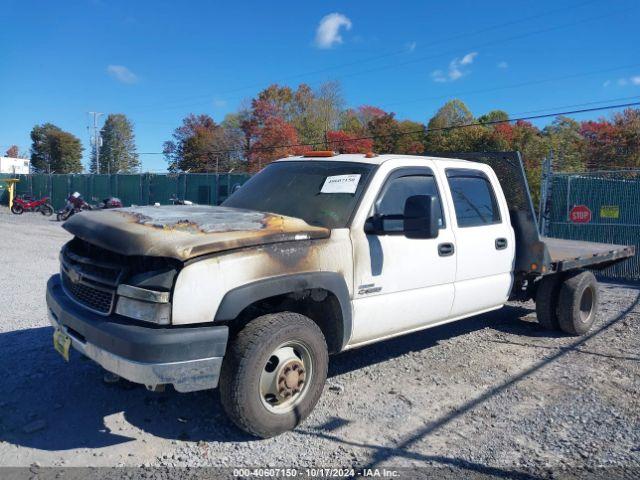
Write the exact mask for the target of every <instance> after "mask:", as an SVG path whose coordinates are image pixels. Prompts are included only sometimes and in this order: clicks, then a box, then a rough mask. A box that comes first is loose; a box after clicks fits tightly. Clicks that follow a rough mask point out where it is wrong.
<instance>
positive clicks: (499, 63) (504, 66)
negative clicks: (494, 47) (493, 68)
mask: <svg viewBox="0 0 640 480" xmlns="http://www.w3.org/2000/svg"><path fill="white" fill-rule="evenodd" d="M498 68H502V69H505V68H509V64H508V63H507V62H505V61H502V62H498Z"/></svg>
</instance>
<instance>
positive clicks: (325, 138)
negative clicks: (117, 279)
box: [31, 82, 640, 191]
mask: <svg viewBox="0 0 640 480" xmlns="http://www.w3.org/2000/svg"><path fill="white" fill-rule="evenodd" d="M509 120H510V119H509V115H508V114H507V112H505V111H502V110H492V111H490V112H487V113H484V114H482V115H480V116H477V117H476V116H474V114H473V113H472V112H471V111H470V110H469V108H468V107H467V106H466V105H465V104H464V103H463V102H462V101H460V100H457V99H456V100H451V101H448V102H446V103H445V104H444V105H443V106H442V107H441V108H440V109H439V110H438V111H437V112H436V113H435V115H434V116H433V117H431V118H430V119H428V121H426V123H423V122H421V121H416V120H410V119H398V118H397V117H396V115H395V114H394V113H393V112H389V111H386V110H383V109H381V108H379V107H376V106H372V105H363V106H359V107H357V108H349V107H347V106H346V101H345V99H344V97H343V95H342V92H341V88H340V85H339V84H338V83H336V82H327V83H324V84H322V85H320V86H319V87H318V88H316V89H313V88H311V87H310V86H309V85H306V84H301V85H299V86H298V87H297V88H291V87H289V86H282V85H271V86H269V87H268V88H266V89H264V90H262V91H261V92H259V93H258V94H257V95H256V96H255V98H253V99H251V100H248V101H245V102H243V103H242V105H241V106H240V108H239V109H238V110H237V111H236V112H233V113H230V114H228V115H226V116H225V117H224V119H223V120H222V121H221V122H216V121H215V120H214V119H213V118H212V117H211V116H210V115H208V114H206V113H202V114H189V115H188V116H186V117H185V118H184V119H183V120H182V123H181V124H180V125H179V126H178V127H177V128H176V129H175V130H174V131H173V134H172V137H171V139H170V140H168V141H166V142H165V143H164V145H163V152H162V153H163V154H164V157H165V159H166V161H167V165H168V170H169V171H170V172H221V173H224V172H228V171H230V170H232V169H234V170H235V171H246V172H250V173H253V172H256V171H258V170H260V169H261V168H263V167H264V166H265V165H267V164H268V163H269V162H271V161H273V160H275V159H277V158H282V157H285V156H287V155H297V154H300V153H302V152H304V151H307V150H310V149H319V148H326V149H330V150H334V151H337V152H340V153H366V152H369V151H373V152H376V153H399V154H421V153H423V152H464V151H505V150H519V151H520V152H522V154H523V158H524V161H525V168H526V171H527V175H528V177H529V182H530V184H531V186H532V190H534V191H536V190H537V186H538V184H539V177H540V170H541V165H542V160H543V159H544V158H545V157H546V156H547V155H548V154H549V152H550V151H551V150H553V152H554V155H555V159H556V164H555V167H556V169H559V170H563V171H584V170H594V169H609V168H613V167H615V168H618V167H635V168H640V110H638V109H627V110H625V111H623V112H619V113H615V114H614V115H612V116H611V117H609V118H601V119H598V120H587V121H581V122H578V121H575V120H573V119H571V118H568V117H557V118H555V119H554V120H553V122H552V123H550V124H549V125H547V126H545V127H544V128H538V127H537V126H535V125H534V124H532V123H530V122H527V121H515V122H510V121H509ZM101 134H102V139H103V142H102V145H101V146H98V147H96V146H93V147H92V152H91V157H90V158H91V162H90V168H89V171H90V172H94V173H97V172H100V173H108V172H110V173H117V172H121V173H129V172H135V171H137V170H138V169H139V167H140V163H139V158H138V154H137V152H136V146H135V137H134V133H133V125H132V123H131V122H130V121H129V119H128V118H127V117H126V116H125V115H123V114H110V115H109V116H108V117H107V118H106V121H105V123H104V126H103V127H102V130H101ZM31 140H32V145H31V161H32V165H33V167H34V169H35V170H36V171H42V172H54V171H55V172H56V173H79V172H81V171H82V164H81V158H82V145H81V143H80V140H79V139H78V138H77V137H75V136H74V135H72V134H71V133H69V132H65V131H63V130H61V129H60V128H58V127H57V126H55V125H53V124H50V123H46V124H43V125H36V126H35V127H34V128H33V130H32V131H31ZM96 148H99V165H98V163H97V162H96V157H97V155H96Z"/></svg>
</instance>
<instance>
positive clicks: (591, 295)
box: [558, 270, 599, 335]
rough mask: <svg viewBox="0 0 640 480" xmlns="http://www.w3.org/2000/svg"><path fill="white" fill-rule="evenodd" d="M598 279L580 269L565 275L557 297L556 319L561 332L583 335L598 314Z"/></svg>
mask: <svg viewBox="0 0 640 480" xmlns="http://www.w3.org/2000/svg"><path fill="white" fill-rule="evenodd" d="M598 301H599V295H598V281H597V280H596V277H595V276H594V275H593V273H591V272H589V271H586V270H582V271H577V272H575V273H573V274H570V275H569V276H567V278H566V279H565V280H564V282H563V283H562V287H561V288H560V296H559V298H558V321H559V323H560V328H561V329H562V331H563V332H565V333H568V334H569V335H583V334H585V333H587V332H588V331H589V329H590V328H591V326H592V325H593V322H594V321H595V319H596V315H597V314H598Z"/></svg>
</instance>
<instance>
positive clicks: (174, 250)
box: [63, 205, 331, 261]
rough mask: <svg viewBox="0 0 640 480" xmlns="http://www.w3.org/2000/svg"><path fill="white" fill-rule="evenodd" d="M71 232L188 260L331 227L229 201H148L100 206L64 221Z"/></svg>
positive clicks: (111, 246) (110, 246)
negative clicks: (217, 203)
mask: <svg viewBox="0 0 640 480" xmlns="http://www.w3.org/2000/svg"><path fill="white" fill-rule="evenodd" d="M63 228H64V229H65V230H67V231H68V232H69V233H71V234H73V235H75V236H77V237H79V238H81V239H82V240H85V241H87V242H89V243H92V244H94V245H97V246H99V247H102V248H105V249H107V250H111V251H113V252H117V253H121V254H123V255H150V256H156V257H170V258H175V259H177V260H183V261H184V260H188V259H190V258H193V257H197V256H199V255H206V254H209V253H216V252H221V251H224V250H231V249H235V248H242V247H251V246H258V245H266V244H270V243H277V242H288V241H295V240H307V239H317V238H327V237H329V235H330V233H331V232H330V230H329V229H328V228H324V227H315V226H312V225H309V224H308V223H306V222H305V221H304V220H302V219H300V218H294V217H287V216H284V215H277V214H273V213H263V212H256V211H252V210H241V209H237V208H229V207H209V206H198V205H176V206H162V207H154V206H144V207H130V208H116V209H110V210H96V211H90V212H82V213H80V214H77V215H74V216H73V217H71V218H70V219H69V220H67V221H66V222H65V223H64V224H63Z"/></svg>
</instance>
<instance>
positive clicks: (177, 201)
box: [169, 194, 193, 205]
mask: <svg viewBox="0 0 640 480" xmlns="http://www.w3.org/2000/svg"><path fill="white" fill-rule="evenodd" d="M169 201H170V202H171V204H172V205H193V202H192V201H191V200H180V199H179V198H178V196H177V195H176V194H173V195H171V196H170V197H169Z"/></svg>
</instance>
